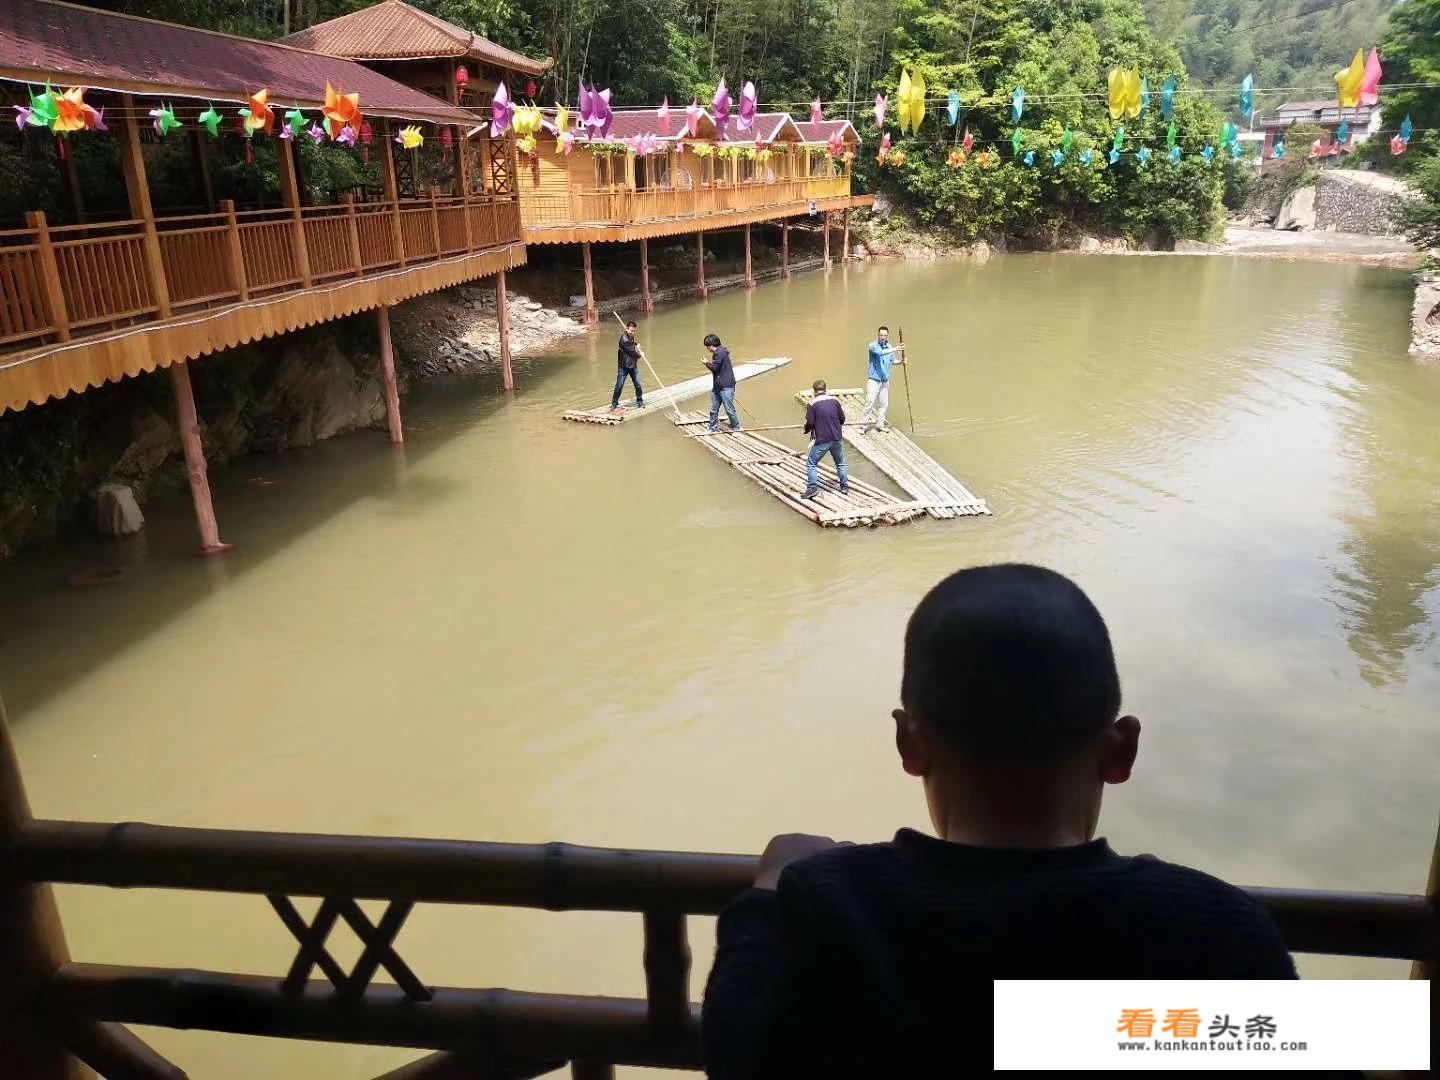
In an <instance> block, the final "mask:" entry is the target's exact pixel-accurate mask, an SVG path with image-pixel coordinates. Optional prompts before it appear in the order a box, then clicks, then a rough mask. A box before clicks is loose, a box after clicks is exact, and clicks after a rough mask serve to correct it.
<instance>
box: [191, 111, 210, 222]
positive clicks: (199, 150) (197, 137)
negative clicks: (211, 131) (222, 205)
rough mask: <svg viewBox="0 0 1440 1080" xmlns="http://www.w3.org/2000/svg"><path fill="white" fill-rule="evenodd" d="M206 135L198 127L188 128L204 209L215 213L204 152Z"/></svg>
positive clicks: (206, 156)
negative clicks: (203, 197) (203, 199)
mask: <svg viewBox="0 0 1440 1080" xmlns="http://www.w3.org/2000/svg"><path fill="white" fill-rule="evenodd" d="M205 139H206V136H204V135H201V134H200V129H199V128H191V129H190V146H191V148H192V149H193V150H194V151H195V171H196V172H197V173H198V174H199V176H200V190H201V192H202V193H203V194H204V196H205V209H206V210H208V211H210V213H212V214H213V213H215V188H214V186H213V185H212V184H211V183H210V158H209V156H208V155H207V154H206V153H205Z"/></svg>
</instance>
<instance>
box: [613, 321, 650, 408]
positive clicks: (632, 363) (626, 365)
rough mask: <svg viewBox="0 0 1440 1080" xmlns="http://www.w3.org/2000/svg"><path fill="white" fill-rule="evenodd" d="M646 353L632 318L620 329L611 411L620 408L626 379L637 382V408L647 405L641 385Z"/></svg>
mask: <svg viewBox="0 0 1440 1080" xmlns="http://www.w3.org/2000/svg"><path fill="white" fill-rule="evenodd" d="M616 318H619V316H618V315H617V316H616ZM644 355H645V350H644V349H642V348H640V343H639V342H638V341H636V340H635V320H634V319H631V320H630V321H629V322H627V323H626V324H625V327H624V329H622V330H621V331H620V344H619V346H618V348H617V349H616V352H615V368H616V370H615V393H614V394H612V395H611V396H610V411H611V412H618V411H619V410H620V395H621V394H622V393H623V392H624V390H625V380H626V379H629V380H630V381H631V382H633V383H634V384H635V408H637V409H643V408H644V407H645V391H644V390H642V389H641V387H640V360H641V358H642V357H644Z"/></svg>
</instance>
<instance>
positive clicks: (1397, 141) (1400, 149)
mask: <svg viewBox="0 0 1440 1080" xmlns="http://www.w3.org/2000/svg"><path fill="white" fill-rule="evenodd" d="M1406 145H1407V144H1406V142H1405V140H1404V139H1402V138H1401V137H1400V136H1399V135H1396V136H1395V137H1394V138H1393V139H1391V140H1390V153H1392V154H1394V155H1395V156H1396V157H1399V156H1400V155H1401V154H1403V153H1405V147H1406Z"/></svg>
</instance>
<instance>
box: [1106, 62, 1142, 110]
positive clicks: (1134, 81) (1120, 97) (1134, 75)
mask: <svg viewBox="0 0 1440 1080" xmlns="http://www.w3.org/2000/svg"><path fill="white" fill-rule="evenodd" d="M1109 90H1110V93H1109V98H1110V101H1109V104H1110V119H1111V120H1119V119H1121V118H1123V117H1126V116H1129V117H1132V118H1133V117H1136V116H1139V115H1140V98H1141V96H1142V95H1141V90H1140V69H1139V68H1131V69H1130V70H1129V71H1126V70H1125V69H1124V68H1111V69H1110V80H1109Z"/></svg>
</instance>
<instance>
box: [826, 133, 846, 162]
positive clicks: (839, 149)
mask: <svg viewBox="0 0 1440 1080" xmlns="http://www.w3.org/2000/svg"><path fill="white" fill-rule="evenodd" d="M825 152H826V153H827V154H829V155H830V156H831V157H832V158H838V157H839V156H840V155H841V154H843V153H844V152H845V140H844V139H842V138H841V137H840V132H838V131H832V132H831V133H830V141H829V142H828V143H827V144H826V146H825Z"/></svg>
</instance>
